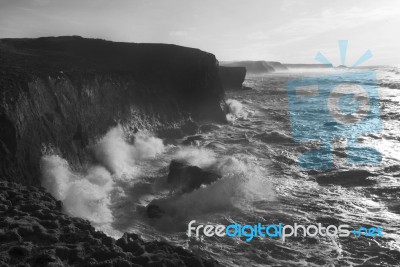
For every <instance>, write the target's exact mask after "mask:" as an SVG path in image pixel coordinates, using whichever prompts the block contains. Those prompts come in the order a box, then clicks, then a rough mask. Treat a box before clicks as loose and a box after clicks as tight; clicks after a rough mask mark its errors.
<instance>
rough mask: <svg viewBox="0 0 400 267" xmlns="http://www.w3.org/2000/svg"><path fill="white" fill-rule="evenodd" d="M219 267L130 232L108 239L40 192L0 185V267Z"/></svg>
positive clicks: (17, 186)
mask: <svg viewBox="0 0 400 267" xmlns="http://www.w3.org/2000/svg"><path fill="white" fill-rule="evenodd" d="M8 265H15V266H199V267H208V266H219V264H218V263H217V262H216V261H214V260H212V259H209V260H205V259H202V258H200V257H198V256H196V255H194V254H193V253H191V252H189V251H187V250H185V249H183V248H180V247H175V246H171V245H169V244H167V243H165V242H158V241H153V242H145V241H143V240H142V239H141V238H140V237H139V236H138V235H136V234H134V233H125V234H124V235H123V236H122V237H121V238H120V239H118V240H114V239H113V238H111V237H108V236H106V235H105V234H103V233H102V232H99V231H96V230H95V229H94V228H93V227H92V226H91V225H90V223H89V222H88V221H86V220H83V219H79V218H71V217H69V216H67V215H65V214H64V213H63V212H62V204H61V202H60V201H57V200H55V199H54V198H53V197H52V196H51V195H49V194H48V193H46V192H44V191H43V190H42V189H40V188H36V187H31V186H22V185H20V184H16V183H11V182H0V266H8Z"/></svg>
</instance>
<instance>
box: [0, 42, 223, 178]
mask: <svg viewBox="0 0 400 267" xmlns="http://www.w3.org/2000/svg"><path fill="white" fill-rule="evenodd" d="M0 60H1V64H0V90H1V95H0V124H1V130H0V179H3V180H8V181H13V182H19V183H22V184H31V185H39V175H40V173H39V171H40V170H39V160H40V157H41V155H42V151H43V149H45V148H46V147H45V146H46V145H49V144H50V145H51V146H52V147H55V148H57V149H59V150H60V151H59V152H60V153H61V155H62V156H63V157H64V158H66V159H67V160H68V161H69V162H71V163H72V165H73V166H79V164H80V163H81V162H83V158H82V157H84V155H85V153H83V151H84V149H85V147H87V145H88V144H90V143H92V142H94V141H95V140H96V138H98V137H100V136H102V135H103V134H105V132H106V131H107V130H108V129H109V128H110V127H112V126H114V125H116V124H117V123H119V122H122V123H125V124H128V125H130V126H131V127H132V130H136V129H143V128H146V129H150V130H157V129H161V128H163V129H165V128H166V127H168V126H169V125H177V124H179V123H181V122H183V121H185V120H188V119H189V118H194V119H205V120H219V121H222V120H224V119H225V113H224V111H223V110H224V105H225V103H224V101H223V97H224V91H223V87H222V84H221V80H220V77H219V71H218V62H217V60H216V58H215V56H214V55H212V54H209V53H206V52H203V51H200V50H198V49H192V48H186V47H180V46H175V45H165V44H134V43H115V42H109V41H104V40H98V39H85V38H81V37H77V36H73V37H46V38H38V39H1V40H0Z"/></svg>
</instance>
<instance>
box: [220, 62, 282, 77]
mask: <svg viewBox="0 0 400 267" xmlns="http://www.w3.org/2000/svg"><path fill="white" fill-rule="evenodd" d="M221 66H225V67H245V68H246V70H247V72H248V73H249V74H263V73H269V72H276V71H285V70H287V67H286V66H284V65H283V64H281V63H280V62H276V61H262V60H260V61H234V62H221Z"/></svg>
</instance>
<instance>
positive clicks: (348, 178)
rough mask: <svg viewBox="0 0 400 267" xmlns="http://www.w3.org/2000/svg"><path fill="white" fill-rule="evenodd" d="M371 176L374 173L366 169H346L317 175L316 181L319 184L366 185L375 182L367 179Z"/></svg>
mask: <svg viewBox="0 0 400 267" xmlns="http://www.w3.org/2000/svg"><path fill="white" fill-rule="evenodd" d="M373 176H376V175H375V174H373V173H371V172H369V171H367V170H348V171H339V172H330V173H324V174H320V175H317V176H316V181H317V183H319V184H320V185H329V184H336V185H342V186H367V185H371V184H375V183H376V181H374V180H371V179H368V178H369V177H373Z"/></svg>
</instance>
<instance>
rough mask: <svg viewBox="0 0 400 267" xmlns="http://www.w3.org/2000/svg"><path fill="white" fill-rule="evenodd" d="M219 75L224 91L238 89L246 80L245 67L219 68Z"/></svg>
mask: <svg viewBox="0 0 400 267" xmlns="http://www.w3.org/2000/svg"><path fill="white" fill-rule="evenodd" d="M219 75H220V76H221V82H222V85H223V86H224V88H225V90H230V89H240V88H242V84H243V82H244V79H245V78H246V68H245V67H222V66H220V67H219Z"/></svg>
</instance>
